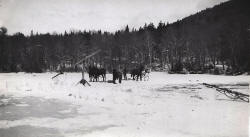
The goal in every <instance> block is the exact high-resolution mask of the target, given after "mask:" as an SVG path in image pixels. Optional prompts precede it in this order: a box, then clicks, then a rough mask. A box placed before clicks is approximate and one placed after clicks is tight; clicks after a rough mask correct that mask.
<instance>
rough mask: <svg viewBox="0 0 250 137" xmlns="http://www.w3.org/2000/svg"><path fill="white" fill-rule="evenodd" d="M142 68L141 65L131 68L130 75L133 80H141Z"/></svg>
mask: <svg viewBox="0 0 250 137" xmlns="http://www.w3.org/2000/svg"><path fill="white" fill-rule="evenodd" d="M143 70H144V67H143V66H142V65H141V66H139V67H137V68H135V69H132V70H131V77H132V78H133V80H135V79H136V80H137V81H138V79H139V78H140V80H142V72H143Z"/></svg>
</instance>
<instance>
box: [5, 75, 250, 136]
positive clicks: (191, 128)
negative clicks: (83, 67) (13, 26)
mask: <svg viewBox="0 0 250 137" xmlns="http://www.w3.org/2000/svg"><path fill="white" fill-rule="evenodd" d="M53 75H55V74H54V73H52V74H50V73H46V74H26V73H24V74H23V73H18V74H11V73H10V74H0V80H1V83H0V137H34V136H36V137H96V136H105V137H117V136H120V137H130V136H136V137H144V136H149V137H151V136H152V137H153V136H157V137H166V136H169V137H179V136H181V137H210V136H214V137H225V136H230V137H247V136H248V117H249V111H248V109H249V103H246V102H243V101H237V100H232V99H228V98H227V97H226V96H225V95H223V94H221V93H219V92H218V91H216V90H215V89H214V88H208V87H206V86H204V85H202V83H203V82H205V83H211V84H215V85H217V86H219V87H223V88H228V89H231V90H233V91H237V92H241V93H245V94H249V83H248V82H249V81H250V77H249V76H237V77H236V76H214V75H168V74H164V73H152V74H151V76H150V80H149V81H132V80H129V81H123V82H122V84H111V83H105V82H95V83H93V82H92V83H91V85H92V86H91V87H84V86H82V85H76V83H77V82H78V81H79V79H80V77H81V74H78V73H66V74H64V75H62V76H60V77H58V78H57V79H54V80H51V77H52V76H53ZM111 78H112V77H111V75H108V79H111Z"/></svg>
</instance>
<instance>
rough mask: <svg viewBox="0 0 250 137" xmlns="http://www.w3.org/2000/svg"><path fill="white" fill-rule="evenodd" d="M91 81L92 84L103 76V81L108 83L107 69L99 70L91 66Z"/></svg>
mask: <svg viewBox="0 0 250 137" xmlns="http://www.w3.org/2000/svg"><path fill="white" fill-rule="evenodd" d="M88 73H89V80H90V82H94V81H96V82H97V81H99V77H100V76H101V77H102V79H103V81H106V69H105V68H98V67H95V66H89V70H88Z"/></svg>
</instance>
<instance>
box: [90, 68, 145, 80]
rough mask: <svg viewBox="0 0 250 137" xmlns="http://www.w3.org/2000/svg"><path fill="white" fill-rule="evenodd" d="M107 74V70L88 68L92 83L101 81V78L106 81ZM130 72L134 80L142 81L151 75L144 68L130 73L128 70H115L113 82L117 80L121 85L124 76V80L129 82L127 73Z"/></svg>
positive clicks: (135, 69) (132, 70)
mask: <svg viewBox="0 0 250 137" xmlns="http://www.w3.org/2000/svg"><path fill="white" fill-rule="evenodd" d="M106 72H107V70H106V69H105V68H102V67H97V66H89V67H88V73H89V80H90V82H97V81H100V80H99V78H100V77H101V78H102V81H106ZM129 72H130V76H131V79H133V80H137V81H138V80H141V81H142V78H143V77H144V80H145V75H146V74H149V71H148V69H145V67H144V66H139V67H136V68H134V69H131V70H130V71H127V69H126V68H124V69H123V71H120V70H116V69H113V81H115V80H116V79H118V80H119V83H121V79H122V75H123V76H124V79H125V80H127V73H129Z"/></svg>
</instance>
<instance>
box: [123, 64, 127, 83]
mask: <svg viewBox="0 0 250 137" xmlns="http://www.w3.org/2000/svg"><path fill="white" fill-rule="evenodd" d="M123 77H124V79H125V80H127V68H126V67H125V68H124V69H123Z"/></svg>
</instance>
